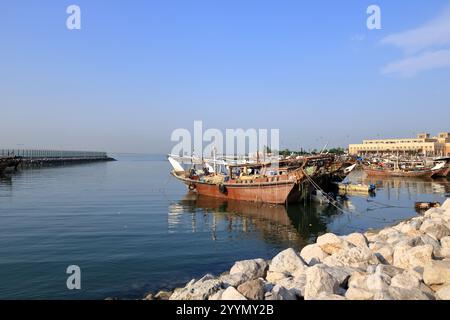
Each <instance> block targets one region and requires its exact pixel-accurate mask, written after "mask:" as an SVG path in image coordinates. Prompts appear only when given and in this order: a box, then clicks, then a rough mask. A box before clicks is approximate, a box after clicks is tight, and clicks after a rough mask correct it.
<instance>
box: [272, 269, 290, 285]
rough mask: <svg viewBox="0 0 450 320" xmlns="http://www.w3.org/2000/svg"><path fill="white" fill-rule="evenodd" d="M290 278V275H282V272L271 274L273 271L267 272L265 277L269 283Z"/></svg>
mask: <svg viewBox="0 0 450 320" xmlns="http://www.w3.org/2000/svg"><path fill="white" fill-rule="evenodd" d="M288 277H290V275H288V274H286V273H284V272H273V271H268V272H267V276H266V280H267V281H268V282H270V283H277V282H278V281H280V280H282V279H285V278H288Z"/></svg>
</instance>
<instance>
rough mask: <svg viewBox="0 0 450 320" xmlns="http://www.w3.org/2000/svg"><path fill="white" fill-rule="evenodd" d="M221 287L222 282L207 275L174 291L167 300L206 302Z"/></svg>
mask: <svg viewBox="0 0 450 320" xmlns="http://www.w3.org/2000/svg"><path fill="white" fill-rule="evenodd" d="M221 287H222V281H220V280H218V279H215V278H214V277H213V276H212V275H210V274H207V275H205V276H204V277H203V278H201V279H200V280H198V281H195V280H194V279H193V280H191V281H190V282H189V283H188V284H187V285H186V286H185V287H184V288H180V289H176V290H175V291H174V292H173V294H172V295H171V296H170V298H169V300H206V299H207V298H208V297H209V296H210V295H212V294H214V293H216V292H217V291H219V290H220V289H221Z"/></svg>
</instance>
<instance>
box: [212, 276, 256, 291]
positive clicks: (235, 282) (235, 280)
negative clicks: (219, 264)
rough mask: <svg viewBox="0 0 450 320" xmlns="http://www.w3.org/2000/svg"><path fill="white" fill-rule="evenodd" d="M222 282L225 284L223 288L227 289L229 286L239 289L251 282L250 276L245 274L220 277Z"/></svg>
mask: <svg viewBox="0 0 450 320" xmlns="http://www.w3.org/2000/svg"><path fill="white" fill-rule="evenodd" d="M219 279H220V281H222V283H223V287H224V288H225V289H226V288H228V287H229V286H232V287H237V286H239V285H240V284H241V283H244V282H245V281H248V280H249V276H248V275H247V274H244V273H234V274H223V275H221V276H220V278H219Z"/></svg>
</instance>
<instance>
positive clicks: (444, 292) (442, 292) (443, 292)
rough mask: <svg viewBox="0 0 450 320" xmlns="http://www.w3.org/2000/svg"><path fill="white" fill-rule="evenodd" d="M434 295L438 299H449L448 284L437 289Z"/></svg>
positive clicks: (449, 289) (449, 290)
mask: <svg viewBox="0 0 450 320" xmlns="http://www.w3.org/2000/svg"><path fill="white" fill-rule="evenodd" d="M436 297H437V298H438V299H439V300H450V285H448V286H445V287H443V288H442V289H439V290H438V291H437V292H436Z"/></svg>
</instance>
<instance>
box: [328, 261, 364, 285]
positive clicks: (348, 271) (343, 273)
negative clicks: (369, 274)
mask: <svg viewBox="0 0 450 320" xmlns="http://www.w3.org/2000/svg"><path fill="white" fill-rule="evenodd" d="M323 268H324V269H325V271H326V272H328V273H329V274H330V275H331V276H332V277H333V278H335V279H336V280H337V281H338V282H339V285H340V286H341V287H347V283H348V279H349V278H350V276H351V275H352V274H353V273H354V272H355V271H356V270H355V269H354V268H350V267H330V266H327V265H323Z"/></svg>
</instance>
